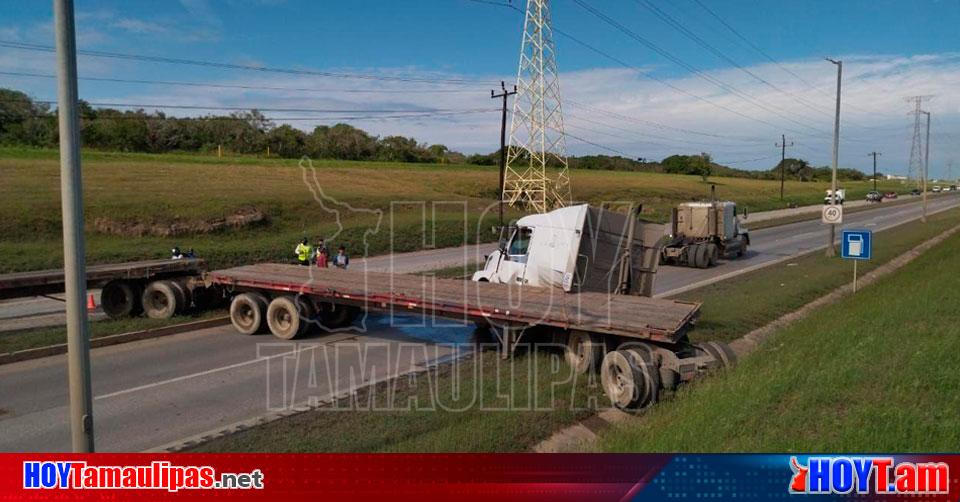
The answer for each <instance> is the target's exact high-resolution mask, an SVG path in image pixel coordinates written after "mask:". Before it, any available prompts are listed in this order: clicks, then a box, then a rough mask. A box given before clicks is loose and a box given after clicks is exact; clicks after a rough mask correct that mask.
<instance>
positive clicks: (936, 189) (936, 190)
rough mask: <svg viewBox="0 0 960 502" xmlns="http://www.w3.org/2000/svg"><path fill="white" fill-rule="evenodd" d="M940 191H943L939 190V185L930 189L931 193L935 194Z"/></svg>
mask: <svg viewBox="0 0 960 502" xmlns="http://www.w3.org/2000/svg"><path fill="white" fill-rule="evenodd" d="M940 190H943V189H942V188H940V185H934V186H933V188H931V189H930V191H931V192H933V193H937V192H939V191H940Z"/></svg>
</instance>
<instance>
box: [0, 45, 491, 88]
mask: <svg viewBox="0 0 960 502" xmlns="http://www.w3.org/2000/svg"><path fill="white" fill-rule="evenodd" d="M0 47H6V48H9V49H18V50H26V51H37V52H55V50H54V48H53V47H50V46H47V45H40V44H28V43H23V42H14V41H9V40H0ZM77 54H80V55H83V56H90V57H98V58H110V59H122V60H132V61H149V62H153V63H166V64H179V65H192V66H204V67H210V68H221V69H227V70H246V71H257V72H264V73H283V74H289V75H311V76H316V77H331V78H346V79H359V80H381V81H388V82H426V83H444V84H455V85H475V84H489V83H490V81H487V80H472V79H460V78H427V77H400V76H391V75H373V74H363V73H344V72H330V71H318V70H298V69H294V68H278V67H269V66H253V65H242V64H233V63H221V62H217V61H203V60H196V59H183V58H171V57H165V56H150V55H143V54H129V53H122V52H108V51H91V50H78V51H77Z"/></svg>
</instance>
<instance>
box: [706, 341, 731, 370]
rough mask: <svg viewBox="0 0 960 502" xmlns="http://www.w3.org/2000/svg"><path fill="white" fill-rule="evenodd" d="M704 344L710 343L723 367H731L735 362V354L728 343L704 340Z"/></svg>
mask: <svg viewBox="0 0 960 502" xmlns="http://www.w3.org/2000/svg"><path fill="white" fill-rule="evenodd" d="M704 345H710V346H712V347H713V348H714V349H716V351H717V352H718V353H719V354H720V361H721V362H722V363H723V367H724V368H732V367H734V366H736V364H737V354H736V353H735V352H734V351H733V349H731V348H730V346H729V345H727V344H725V343H723V342H706V343H704Z"/></svg>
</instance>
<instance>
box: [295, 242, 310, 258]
mask: <svg viewBox="0 0 960 502" xmlns="http://www.w3.org/2000/svg"><path fill="white" fill-rule="evenodd" d="M297 258H298V259H299V260H300V261H307V260H309V259H310V246H309V245H304V244H302V243H301V244H298V245H297Z"/></svg>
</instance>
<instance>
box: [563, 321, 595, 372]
mask: <svg viewBox="0 0 960 502" xmlns="http://www.w3.org/2000/svg"><path fill="white" fill-rule="evenodd" d="M563 352H564V354H563V355H564V358H565V359H566V360H567V364H569V365H570V367H571V368H573V371H574V372H576V373H578V374H583V373H586V372H588V371H590V370H591V369H593V368H596V367H597V366H598V365H599V363H600V360H601V358H602V357H603V344H602V343H600V339H599V338H598V337H597V336H596V335H594V334H591V333H587V332H585V331H571V332H570V334H569V335H567V346H566V347H565V348H564V351H563Z"/></svg>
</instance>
